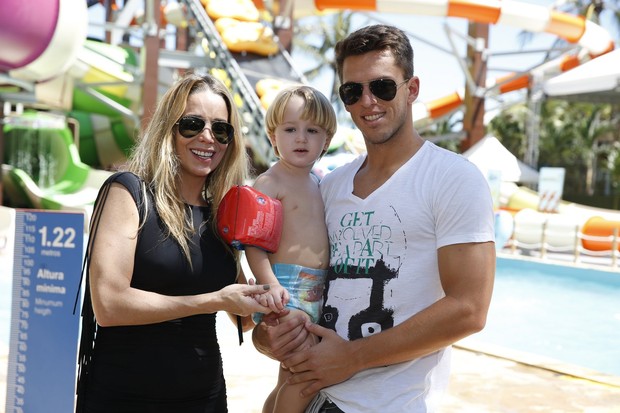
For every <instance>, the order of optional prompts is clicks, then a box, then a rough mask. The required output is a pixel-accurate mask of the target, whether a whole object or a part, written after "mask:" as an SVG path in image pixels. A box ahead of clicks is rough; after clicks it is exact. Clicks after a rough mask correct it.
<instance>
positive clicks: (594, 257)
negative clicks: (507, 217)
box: [503, 222, 620, 270]
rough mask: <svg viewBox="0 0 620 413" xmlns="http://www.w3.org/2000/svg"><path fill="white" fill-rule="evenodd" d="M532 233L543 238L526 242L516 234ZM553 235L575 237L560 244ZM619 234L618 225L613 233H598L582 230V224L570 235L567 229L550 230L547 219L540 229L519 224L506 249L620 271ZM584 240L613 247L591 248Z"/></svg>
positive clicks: (512, 251)
mask: <svg viewBox="0 0 620 413" xmlns="http://www.w3.org/2000/svg"><path fill="white" fill-rule="evenodd" d="M528 233H529V234H534V235H535V236H536V235H538V234H540V241H538V242H523V241H519V240H518V239H517V238H518V237H517V236H516V234H519V235H521V236H523V235H527V234H528ZM551 237H570V238H571V239H566V242H565V243H563V245H557V244H553V243H550V242H549V239H550V238H551ZM619 237H620V234H619V231H618V228H613V232H612V234H611V235H608V236H594V235H588V234H584V233H583V232H581V227H580V226H579V225H575V227H574V231H569V234H567V233H566V231H565V230H564V231H554V230H551V229H549V228H548V225H547V222H543V223H542V224H541V227H540V228H533V229H532V226H531V225H528V228H518V226H517V224H516V223H515V228H514V230H513V232H512V235H511V237H510V238H509V239H508V241H507V242H506V244H505V245H504V248H503V251H505V252H508V253H510V254H513V255H516V254H526V255H536V256H537V257H538V258H541V259H551V260H561V261H572V262H573V263H575V264H577V263H588V264H597V265H603V266H609V267H611V268H613V269H619V270H620V267H618V259H619V258H620V251H619V250H618V246H619V245H620V238H619ZM556 239H557V238H556ZM569 241H570V242H569ZM583 241H589V242H597V243H601V244H602V245H605V244H607V245H609V249H597V250H593V249H588V248H585V247H584V246H583V245H584V243H583ZM601 244H599V245H601Z"/></svg>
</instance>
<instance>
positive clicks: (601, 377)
mask: <svg viewBox="0 0 620 413" xmlns="http://www.w3.org/2000/svg"><path fill="white" fill-rule="evenodd" d="M454 347H458V348H460V349H463V350H467V351H471V352H475V353H482V354H485V355H488V356H492V357H497V358H502V359H506V360H511V361H514V362H516V363H520V364H524V365H526V366H530V367H535V368H539V369H543V370H547V371H551V372H554V373H558V374H563V375H565V376H572V377H575V378H579V379H584V380H588V381H592V382H595V383H600V384H604V385H608V386H613V387H618V388H620V376H614V375H612V374H608V373H602V372H600V371H597V370H593V369H589V368H586V367H581V366H577V365H574V364H569V363H565V362H562V361H559V360H556V359H553V358H550V357H544V356H540V355H537V354H533V353H528V352H524V351H518V350H513V349H510V348H506V347H502V346H498V345H495V344H488V343H482V342H480V341H476V340H474V339H469V338H466V339H463V340H461V341H459V342H457V343H456V344H454Z"/></svg>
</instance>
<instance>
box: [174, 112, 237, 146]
mask: <svg viewBox="0 0 620 413" xmlns="http://www.w3.org/2000/svg"><path fill="white" fill-rule="evenodd" d="M175 125H177V126H178V128H179V133H180V134H181V136H182V137H184V138H193V137H194V136H196V135H198V134H200V133H201V132H202V131H203V130H205V129H209V130H210V131H211V133H212V134H213V137H214V138H215V139H216V140H217V141H218V142H219V143H221V144H222V145H227V144H229V143H230V142H232V140H233V138H234V136H235V128H234V127H233V125H231V124H230V123H228V122H224V121H221V120H216V121H214V122H211V128H207V122H205V120H204V119H202V118H199V117H198V116H183V117H182V118H181V119H179V121H178V122H177V123H175Z"/></svg>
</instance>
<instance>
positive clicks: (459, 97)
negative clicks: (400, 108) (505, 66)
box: [295, 0, 614, 121]
mask: <svg viewBox="0 0 620 413" xmlns="http://www.w3.org/2000/svg"><path fill="white" fill-rule="evenodd" d="M345 9H347V10H356V11H371V12H380V13H398V14H403V13H406V14H415V15H422V16H438V17H455V18H463V19H467V20H470V21H474V22H478V23H487V24H501V25H507V26H512V27H516V28H519V29H522V30H526V31H530V32H535V33H537V32H544V33H548V34H552V35H555V36H558V37H560V38H562V39H564V40H567V41H568V42H570V43H574V44H576V45H578V46H579V47H581V51H580V52H579V53H577V54H576V55H567V56H562V57H560V58H557V59H555V60H553V61H550V62H547V63H545V64H543V65H541V66H540V67H538V68H536V69H534V70H533V72H537V73H538V74H540V75H542V76H547V77H548V76H551V75H554V74H559V73H562V72H565V71H567V70H570V69H572V68H574V67H576V66H578V65H580V64H581V63H584V62H586V61H588V60H590V59H593V58H596V57H598V56H601V55H603V54H605V53H607V52H610V51H612V50H613V49H614V41H613V38H612V37H611V35H610V34H609V32H608V31H607V30H605V29H604V28H603V27H601V26H599V25H597V24H595V23H593V22H591V21H588V20H585V19H584V18H583V17H582V16H575V15H572V14H568V13H564V12H560V11H555V10H552V9H550V8H548V7H546V6H542V5H536V4H531V3H526V2H523V1H515V0H314V1H312V0H296V2H295V11H296V12H302V13H303V11H308V12H310V11H315V10H319V11H326V10H332V11H335V10H345ZM530 84H531V80H530V75H529V74H524V75H521V76H514V75H507V76H503V77H502V78H498V79H495V80H492V81H489V82H487V85H486V86H487V88H491V87H494V86H497V92H496V93H497V94H501V93H507V92H512V91H515V90H519V89H523V88H526V87H529V86H530ZM463 103H464V93H463V92H462V91H457V92H454V93H452V94H450V95H447V96H444V97H442V98H439V99H436V100H433V101H430V102H426V103H422V102H416V104H414V109H413V111H414V121H423V120H425V119H430V120H435V119H438V118H440V117H442V116H445V115H447V114H449V113H451V112H453V111H454V110H456V109H458V108H459V107H460V106H461V105H462V104H463Z"/></svg>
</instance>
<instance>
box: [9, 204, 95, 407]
mask: <svg viewBox="0 0 620 413" xmlns="http://www.w3.org/2000/svg"><path fill="white" fill-rule="evenodd" d="M83 238H84V214H82V213H68V212H56V211H53V212H52V211H35V210H17V211H16V217H15V254H14V261H13V263H14V264H13V297H12V310H11V333H10V334H11V335H10V340H9V341H10V342H9V359H8V372H7V395H6V413H23V412H58V413H69V412H73V409H74V399H75V376H76V362H77V345H78V331H79V320H80V314H79V312H76V313H75V314H73V305H74V302H75V299H76V294H78V286H79V278H80V274H81V269H82V257H83V252H82V251H83Z"/></svg>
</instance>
